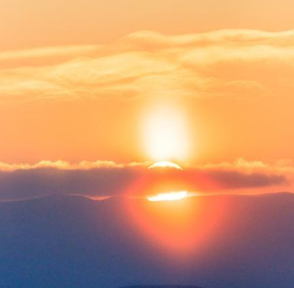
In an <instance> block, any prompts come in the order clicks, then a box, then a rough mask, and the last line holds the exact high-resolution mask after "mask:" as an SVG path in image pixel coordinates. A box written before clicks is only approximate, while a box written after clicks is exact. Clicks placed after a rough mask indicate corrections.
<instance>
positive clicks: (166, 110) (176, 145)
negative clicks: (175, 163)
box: [144, 106, 188, 161]
mask: <svg viewBox="0 0 294 288" xmlns="http://www.w3.org/2000/svg"><path fill="white" fill-rule="evenodd" d="M187 135H188V133H187V125H186V123H185V116H184V115H182V114H181V113H180V112H179V111H178V110H177V109H175V108H174V107H170V106H169V107H160V108H158V109H157V110H155V111H152V113H151V114H149V115H148V117H147V121H146V128H145V140H144V142H145V145H146V148H147V151H148V153H149V155H150V156H151V158H152V159H154V160H156V161H166V160H167V159H176V160H180V161H181V160H185V159H186V157H187V152H188V137H187Z"/></svg>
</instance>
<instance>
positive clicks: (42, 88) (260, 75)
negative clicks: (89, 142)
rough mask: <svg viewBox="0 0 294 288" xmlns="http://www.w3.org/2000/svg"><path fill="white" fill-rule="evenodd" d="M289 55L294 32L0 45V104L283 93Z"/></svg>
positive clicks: (293, 68) (143, 35) (293, 53)
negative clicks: (4, 47)
mask: <svg viewBox="0 0 294 288" xmlns="http://www.w3.org/2000/svg"><path fill="white" fill-rule="evenodd" d="M293 59H294V31H284V32H264V31H255V30H220V31H212V32H206V33H200V34H191V35H180V36H167V35H162V34H159V33H156V32H150V31H142V32H137V33H134V34H131V35H128V36H126V37H123V38H121V39H118V40H117V41H114V42H112V43H109V44H105V45H84V46H64V47H44V48H37V49H31V50H20V51H6V52H3V53H2V54H1V56H0V67H1V69H0V79H1V80H0V103H2V104H3V103H8V102H9V103H11V102H13V103H14V102H19V101H22V102H23V101H24V102H26V101H41V100H46V101H60V100H66V101H69V100H76V99H80V98H84V97H88V98H94V99H108V98H109V97H112V98H114V99H116V98H118V99H121V98H123V99H133V98H137V97H154V96H158V95H164V96H174V95H178V96H192V97H207V96H210V97H211V96H223V95H225V96H251V97H252V96H260V95H262V96H264V95H273V94H276V93H278V92H279V91H283V93H284V94H287V93H292V92H293V91H292V90H293V85H290V84H289V83H290V82H289V79H292V78H291V77H292V75H293V72H294V65H293V64H292V63H293V61H292V60H293ZM253 63H254V65H252V64H253ZM285 68H286V69H285ZM277 71H279V73H277Z"/></svg>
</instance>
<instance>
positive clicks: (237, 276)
mask: <svg viewBox="0 0 294 288" xmlns="http://www.w3.org/2000/svg"><path fill="white" fill-rule="evenodd" d="M223 197H225V198H227V199H228V203H229V207H228V213H229V214H228V217H226V219H225V221H224V223H223V224H222V226H221V227H220V229H219V230H218V233H217V234H216V235H215V236H214V238H213V239H210V242H209V245H208V247H207V249H206V250H205V251H203V253H202V254H201V256H199V254H197V253H194V252H193V251H191V253H190V261H189V262H188V263H183V262H180V261H179V263H176V261H175V259H174V258H172V257H171V255H169V254H164V253H163V252H162V247H160V246H159V247H157V246H155V245H151V244H150V243H149V242H148V241H147V240H146V239H145V238H144V237H143V236H142V235H141V232H140V229H138V227H137V226H136V225H134V223H131V222H130V218H129V215H128V213H127V212H126V209H125V203H124V201H125V200H122V199H110V200H106V201H96V202H95V201H92V200H89V199H86V198H81V197H60V196H58V197H55V196H50V197H47V198H42V199H35V200H29V201H22V202H7V203H0V288H40V287H42V288H55V287H58V288H81V287H83V288H108V287H109V288H112V287H123V286H128V285H134V284H136V285H140V284H142V285H143V284H146V283H154V284H158V285H160V284H162V285H164V284H166V283H170V284H183V285H196V286H199V287H207V288H248V287H250V288H260V287H266V288H277V287H283V288H292V287H293V283H294V273H293V269H294V245H293V243H294V225H293V223H294V195H292V194H283V193H281V194H275V195H264V196H214V197H212V196H211V197H204V200H202V201H208V202H210V201H218V200H219V199H223ZM132 201H133V203H132V205H136V203H137V201H142V200H132ZM189 201H190V200H189ZM191 201H195V202H193V203H194V204H195V207H197V201H200V200H199V198H197V197H196V198H191ZM195 209H196V208H195ZM137 287H138V286H137ZM140 287H143V288H147V286H140ZM148 287H149V286H148ZM152 287H153V286H152ZM161 287H162V288H164V287H171V286H161ZM175 287H176V286H173V288H175ZM177 287H179V286H177ZM181 287H182V286H181Z"/></svg>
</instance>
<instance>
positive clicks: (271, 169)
mask: <svg viewBox="0 0 294 288" xmlns="http://www.w3.org/2000/svg"><path fill="white" fill-rule="evenodd" d="M148 165H149V163H130V164H117V163H115V162H112V161H96V162H87V161H83V162H80V163H75V164H70V163H68V162H65V161H56V162H50V161H41V162H39V163H36V164H5V163H1V164H0V183H1V186H0V201H15V200H23V199H29V198H35V197H43V196H45V195H50V194H58V195H80V196H85V197H89V198H92V199H97V200H101V199H105V198H108V197H112V196H130V197H145V196H146V195H147V194H148V193H149V192H150V191H161V190H160V189H163V188H162V187H164V188H165V189H168V188H169V189H173V190H175V189H187V190H189V191H190V192H197V193H200V194H203V195H208V194H228V193H233V194H244V193H245V194H260V193H267V192H280V191H291V185H292V184H293V183H294V181H293V180H294V178H293V175H294V168H293V166H292V164H291V163H289V162H287V161H280V162H279V163H276V164H274V165H269V164H265V163H263V162H247V161H245V160H243V159H240V160H238V161H236V162H235V163H220V164H209V165H202V166H189V167H184V170H183V171H182V170H177V169H167V170H163V171H162V170H161V169H148ZM158 189H159V190H158ZM154 193H155V192H154Z"/></svg>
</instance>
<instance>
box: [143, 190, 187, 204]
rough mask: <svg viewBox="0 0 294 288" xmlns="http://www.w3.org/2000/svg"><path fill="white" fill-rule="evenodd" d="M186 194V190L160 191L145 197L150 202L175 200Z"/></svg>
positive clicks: (182, 197)
mask: <svg viewBox="0 0 294 288" xmlns="http://www.w3.org/2000/svg"><path fill="white" fill-rule="evenodd" d="M187 196H188V192H187V191H178V192H168V193H160V194H157V195H154V196H150V197H147V199H148V200H149V201H151V202H157V201H176V200H181V199H184V198H186V197H187Z"/></svg>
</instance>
